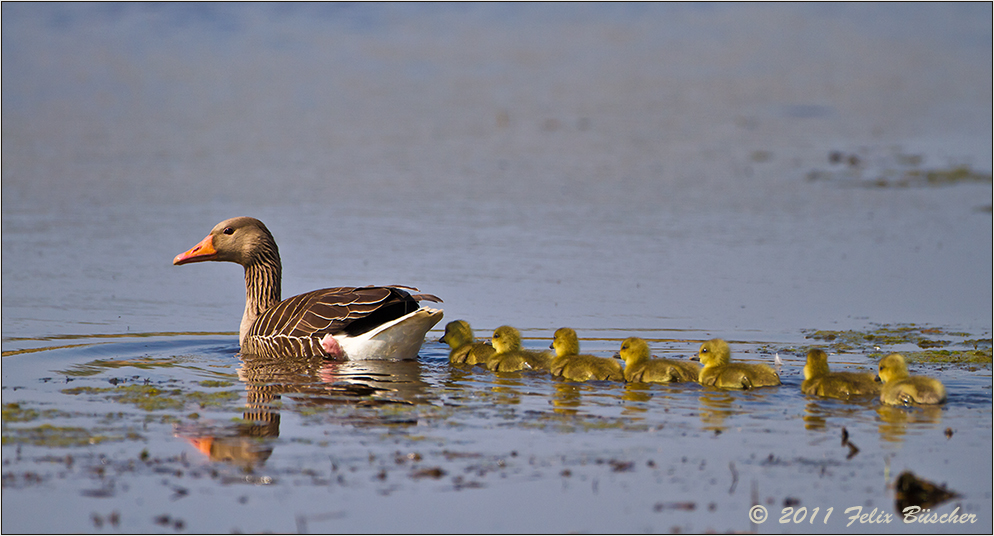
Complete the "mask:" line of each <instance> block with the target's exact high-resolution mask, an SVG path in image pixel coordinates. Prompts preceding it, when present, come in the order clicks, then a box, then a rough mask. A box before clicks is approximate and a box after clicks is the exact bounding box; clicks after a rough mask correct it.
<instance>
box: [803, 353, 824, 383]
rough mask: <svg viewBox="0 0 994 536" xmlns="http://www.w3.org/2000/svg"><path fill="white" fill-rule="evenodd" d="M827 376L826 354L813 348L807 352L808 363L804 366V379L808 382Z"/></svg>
mask: <svg viewBox="0 0 994 536" xmlns="http://www.w3.org/2000/svg"><path fill="white" fill-rule="evenodd" d="M825 374H828V354H826V353H825V351H824V350H819V349H818V348H815V349H813V350H808V362H807V363H806V364H805V365H804V379H805V380H810V379H811V378H816V377H818V376H824V375H825Z"/></svg>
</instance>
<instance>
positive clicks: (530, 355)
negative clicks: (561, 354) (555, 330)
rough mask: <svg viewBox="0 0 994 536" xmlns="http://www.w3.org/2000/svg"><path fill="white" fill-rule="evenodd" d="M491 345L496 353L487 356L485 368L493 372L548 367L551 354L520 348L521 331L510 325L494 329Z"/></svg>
mask: <svg viewBox="0 0 994 536" xmlns="http://www.w3.org/2000/svg"><path fill="white" fill-rule="evenodd" d="M492 341H493V345H494V350H496V353H495V354H494V355H492V356H490V357H489V358H487V368H488V369H490V370H492V371H495V372H514V371H516V370H524V369H539V370H541V369H548V367H549V361H551V358H552V355H551V354H549V352H533V351H531V350H523V349H521V333H520V332H519V331H518V330H516V329H514V328H512V327H511V326H501V327H499V328H497V329H496V330H495V331H494V336H493V339H492Z"/></svg>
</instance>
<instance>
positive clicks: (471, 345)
mask: <svg viewBox="0 0 994 536" xmlns="http://www.w3.org/2000/svg"><path fill="white" fill-rule="evenodd" d="M439 341H440V342H444V343H446V344H448V345H449V347H451V348H452V350H451V351H449V363H452V364H454V365H461V364H466V365H476V364H480V365H485V364H486V362H487V358H489V357H490V356H492V355H494V354H495V353H496V350H494V347H493V346H490V345H489V344H487V343H485V342H482V341H477V340H476V338H474V337H473V329H472V328H471V327H469V322H466V321H465V320H455V321H452V322H449V323H448V324H446V325H445V335H442V338H441V339H439Z"/></svg>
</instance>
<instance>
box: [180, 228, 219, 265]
mask: <svg viewBox="0 0 994 536" xmlns="http://www.w3.org/2000/svg"><path fill="white" fill-rule="evenodd" d="M215 255H217V250H215V249H214V235H207V238H204V239H203V240H201V241H200V243H199V244H197V245H196V246H193V247H192V248H190V250H189V251H186V252H185V253H180V254H179V255H176V257H175V258H174V259H173V264H175V265H180V264H186V263H188V262H200V261H209V260H213V259H214V256H215Z"/></svg>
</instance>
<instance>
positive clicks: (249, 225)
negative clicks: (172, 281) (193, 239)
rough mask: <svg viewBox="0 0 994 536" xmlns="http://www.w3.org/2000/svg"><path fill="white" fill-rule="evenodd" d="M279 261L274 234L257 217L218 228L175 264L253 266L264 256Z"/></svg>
mask: <svg viewBox="0 0 994 536" xmlns="http://www.w3.org/2000/svg"><path fill="white" fill-rule="evenodd" d="M264 256H265V257H273V256H275V257H276V258H277V259H278V258H279V250H278V249H277V247H276V241H275V240H273V235H272V233H270V232H269V229H267V228H266V226H265V224H263V223H262V222H261V221H259V220H257V219H255V218H249V217H245V216H242V217H238V218H231V219H228V220H224V221H223V222H221V223H219V224H217V225H215V226H214V228H213V229H211V232H210V234H208V235H207V236H206V237H205V238H204V239H203V240H201V241H200V242H199V243H198V244H197V245H195V246H193V247H192V248H190V249H189V250H187V251H186V252H184V253H180V254H179V255H177V256H176V257H175V258H174V259H173V264H175V265H180V264H188V263H191V262H204V261H227V262H234V263H237V264H241V265H242V266H249V265H251V264H254V263H255V262H256V261H258V260H259V259H260V257H264Z"/></svg>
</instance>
